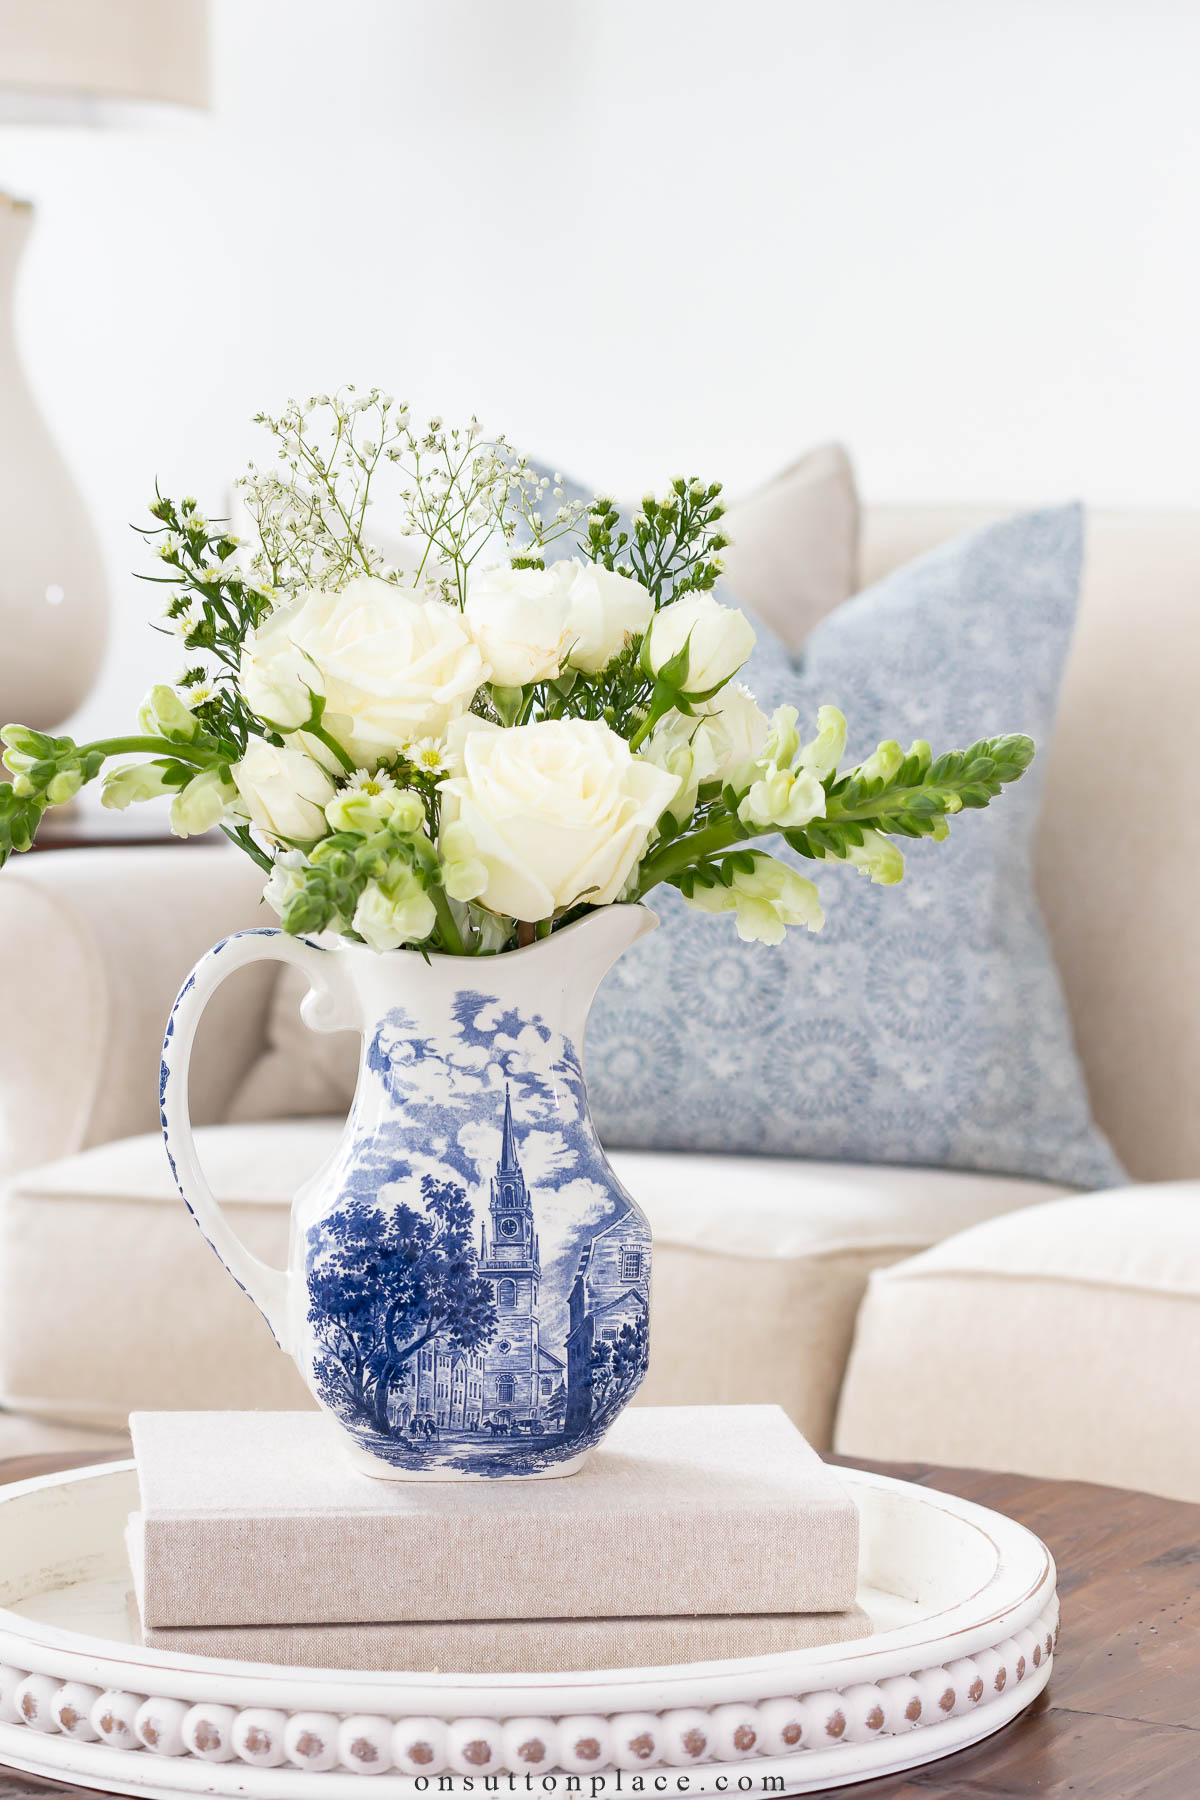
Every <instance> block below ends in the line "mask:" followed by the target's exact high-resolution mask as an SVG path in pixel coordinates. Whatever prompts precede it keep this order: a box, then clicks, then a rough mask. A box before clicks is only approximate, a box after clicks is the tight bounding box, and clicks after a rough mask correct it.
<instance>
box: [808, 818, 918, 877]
mask: <svg viewBox="0 0 1200 1800" xmlns="http://www.w3.org/2000/svg"><path fill="white" fill-rule="evenodd" d="M821 860H822V861H823V862H846V863H849V864H850V866H851V867H852V868H854V869H857V870H858V872H859V874H860V875H867V876H869V877H870V879H871V880H872V881H873V882H874V883H875V884H876V886H877V887H894V886H895V885H896V883H897V882H898V881H903V879H904V853H903V851H902V850H901V849H900V846H899V845H898V844H897V843H895V842H894V841H893V840H892V839H891V838H890V837H885V836H884V834H883V832H882V831H870V830H868V831H864V832H863V841H862V843H861V844H848V845H847V846H846V850H845V852H844V854H843V855H841V856H832V855H828V854H826V855H824V856H823V857H822V859H821Z"/></svg>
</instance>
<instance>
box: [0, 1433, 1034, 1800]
mask: <svg viewBox="0 0 1200 1800" xmlns="http://www.w3.org/2000/svg"><path fill="white" fill-rule="evenodd" d="M844 1479H845V1481H846V1482H847V1484H848V1486H849V1487H850V1490H851V1492H852V1493H853V1496H854V1499H855V1502H856V1504H857V1506H858V1508H859V1513H860V1518H861V1524H862V1558H861V1570H860V1587H859V1600H860V1602H861V1603H862V1605H863V1606H865V1608H866V1609H867V1611H868V1612H869V1613H870V1615H871V1618H872V1620H873V1622H874V1625H875V1631H874V1634H873V1635H872V1636H871V1637H869V1638H866V1639H863V1640H861V1641H860V1642H858V1643H853V1644H844V1645H837V1646H830V1648H829V1649H827V1650H822V1649H810V1650H799V1651H796V1652H794V1653H791V1654H784V1655H773V1656H760V1657H751V1658H747V1659H743V1660H740V1661H730V1662H724V1663H693V1664H687V1665H682V1666H676V1667H671V1668H664V1669H640V1670H639V1669H631V1670H616V1671H613V1670H605V1671H601V1672H599V1673H595V1672H593V1673H589V1674H577V1675H559V1676H555V1677H549V1678H548V1677H546V1676H533V1675H530V1676H506V1677H500V1678H498V1677H495V1676H469V1675H443V1676H434V1675H404V1674H371V1673H363V1672H357V1671H355V1672H348V1671H344V1670H334V1671H319V1670H311V1669H289V1668H281V1667H273V1666H271V1665H268V1664H265V1663H240V1662H226V1661H220V1660H216V1659H212V1658H206V1657H199V1656H182V1655H176V1654H173V1653H171V1652H167V1651H157V1650H146V1649H143V1648H142V1647H141V1646H140V1645H138V1644H135V1643H133V1642H132V1641H131V1638H132V1633H131V1630H130V1625H129V1611H128V1593H129V1588H130V1578H129V1570H128V1565H127V1563H126V1559H125V1552H124V1546H123V1542H122V1532H123V1529H124V1525H125V1521H126V1517H127V1515H128V1514H129V1512H130V1511H131V1510H133V1508H134V1507H135V1505H136V1502H137V1478H136V1475H135V1473H134V1467H133V1464H132V1463H116V1464H112V1463H110V1464H106V1465H103V1466H101V1467H98V1468H95V1469H84V1470H76V1471H73V1472H72V1473H70V1474H68V1475H57V1476H49V1477H45V1478H43V1479H41V1480H37V1481H25V1482H21V1483H19V1484H15V1485H13V1486H12V1487H9V1488H5V1489H4V1490H2V1491H0V1762H2V1763H7V1764H9V1765H11V1766H12V1767H15V1768H19V1769H24V1770H27V1771H30V1772H32V1773H35V1774H37V1775H41V1776H45V1777H50V1778H57V1779H59V1780H73V1781H77V1782H79V1783H81V1784H83V1785H85V1786H86V1785H91V1786H94V1787H99V1788H101V1789H108V1790H112V1791H113V1792H116V1793H122V1794H140V1795H146V1796H156V1795H157V1796H167V1795H176V1794H207V1795H219V1796H234V1795H238V1796H250V1797H254V1796H257V1797H258V1800H293V1797H294V1800H304V1797H309V1800H348V1797H349V1796H351V1795H359V1796H362V1795H363V1794H364V1790H363V1788H362V1787H361V1785H360V1783H361V1780H362V1778H363V1776H371V1777H373V1778H374V1779H373V1785H372V1787H371V1788H370V1789H369V1790H367V1791H369V1792H370V1793H371V1794H372V1795H374V1796H377V1800H399V1796H405V1800H408V1797H409V1796H413V1797H414V1800H415V1796H417V1795H420V1794H423V1793H430V1794H437V1793H438V1792H442V1793H446V1792H458V1793H464V1792H467V1793H469V1792H471V1791H472V1788H473V1789H474V1791H476V1792H483V1791H484V1786H485V1784H484V1782H483V1781H481V1780H479V1779H476V1780H475V1781H474V1782H473V1783H468V1782H467V1781H466V1780H465V1777H467V1776H472V1777H476V1778H478V1777H481V1776H488V1775H499V1776H500V1777H501V1779H500V1782H499V1784H495V1783H491V1784H488V1785H489V1786H490V1787H491V1788H492V1790H493V1791H495V1789H496V1787H497V1785H498V1787H499V1790H500V1791H501V1792H506V1791H508V1788H509V1782H508V1775H509V1774H510V1773H511V1774H513V1775H515V1777H516V1784H514V1785H515V1786H516V1787H517V1790H518V1791H529V1792H533V1793H550V1794H553V1793H554V1792H555V1791H557V1792H559V1793H567V1792H573V1793H578V1794H582V1795H583V1796H584V1797H585V1800H602V1797H603V1795H604V1794H605V1793H606V1792H609V1793H612V1794H614V1795H616V1794H617V1793H618V1792H619V1793H620V1794H621V1795H622V1796H623V1795H625V1794H628V1793H629V1792H630V1791H642V1792H645V1793H647V1794H654V1793H655V1792H657V1793H660V1794H661V1793H667V1794H672V1793H680V1792H686V1793H688V1794H689V1795H691V1794H705V1793H713V1792H723V1793H733V1794H781V1793H788V1794H801V1793H810V1792H812V1791H814V1790H816V1789H819V1788H830V1787H840V1786H843V1785H845V1784H847V1783H850V1782H854V1781H862V1780H865V1779H868V1778H871V1777H876V1776H879V1775H884V1774H887V1773H889V1772H891V1771H895V1770H900V1769H906V1768H911V1767H913V1766H914V1765H916V1764H918V1763H924V1762H930V1761H933V1760H934V1759H935V1758H937V1757H941V1756H945V1755H947V1754H948V1753H949V1752H951V1751H954V1750H958V1749H961V1748H962V1747H963V1746H965V1745H967V1744H972V1743H975V1742H976V1741H977V1740H978V1739H980V1738H983V1737H986V1736H988V1734H989V1733H991V1732H993V1731H996V1730H998V1729H999V1727H1000V1726H1002V1725H1005V1724H1007V1723H1008V1721H1009V1720H1010V1719H1012V1718H1014V1717H1015V1716H1016V1715H1017V1714H1018V1713H1019V1712H1021V1711H1022V1710H1023V1709H1024V1708H1025V1707H1026V1706H1028V1705H1029V1703H1030V1701H1031V1700H1033V1699H1034V1698H1035V1696H1036V1695H1037V1694H1039V1693H1040V1692H1041V1690H1042V1688H1043V1687H1044V1686H1045V1684H1046V1681H1047V1679H1048V1677H1049V1673H1050V1666H1051V1662H1052V1659H1053V1651H1054V1641H1055V1634H1056V1631H1057V1620H1058V1603H1057V1600H1056V1598H1055V1588H1054V1582H1055V1574H1054V1564H1053V1562H1052V1560H1051V1558H1050V1555H1049V1553H1048V1551H1047V1550H1046V1548H1045V1546H1044V1545H1043V1544H1042V1543H1040V1542H1039V1540H1038V1539H1037V1538H1035V1537H1034V1536H1033V1535H1032V1534H1031V1533H1030V1532H1028V1531H1026V1530H1025V1529H1024V1528H1023V1527H1022V1526H1020V1525H1016V1524H1014V1523H1013V1522H1012V1521H1011V1520H1009V1519H1005V1518H1002V1517H1000V1515H999V1514H997V1513H993V1512H989V1511H987V1510H986V1509H985V1508H983V1507H979V1506H973V1505H971V1504H970V1503H969V1502H967V1501H965V1500H956V1499H953V1498H951V1497H950V1496H948V1495H946V1494H939V1493H934V1492H931V1491H930V1490H928V1489H925V1488H920V1487H915V1486H913V1485H911V1484H910V1483H907V1482H901V1481H891V1480H887V1479H885V1478H884V1477H882V1476H878V1475H867V1474H861V1473H858V1472H853V1471H847V1472H846V1473H845V1475H844ZM501 1629H502V1627H501ZM618 1771H620V1772H622V1773H621V1778H620V1786H618ZM630 1772H639V1773H643V1774H645V1775H646V1777H647V1778H646V1779H645V1781H644V1782H643V1783H642V1784H641V1787H640V1789H635V1788H634V1787H633V1785H632V1784H631V1781H630ZM651 1772H652V1773H651ZM556 1773H557V1775H558V1779H557V1780H556V1781H552V1780H550V1779H548V1778H549V1777H551V1776H553V1775H554V1774H556ZM568 1774H569V1775H572V1776H579V1777H580V1778H581V1780H580V1783H579V1784H571V1786H568V1783H567V1780H566V1776H567V1775H568ZM443 1775H450V1776H451V1777H452V1778H453V1786H452V1787H451V1786H449V1785H448V1784H439V1777H440V1776H443ZM527 1775H528V1776H530V1777H532V1778H533V1779H532V1780H531V1781H530V1782H529V1783H528V1784H527V1783H526V1782H525V1779H524V1778H525V1776H527ZM659 1776H662V1777H665V1781H664V1783H663V1784H662V1785H659V1784H658V1782H657V1781H656V1779H655V1778H656V1777H659ZM681 1776H683V1777H686V1780H685V1781H684V1782H682V1783H681V1782H680V1780H679V1779H678V1778H679V1777H681ZM597 1777H599V1778H601V1779H598V1780H597V1779H593V1778H597Z"/></svg>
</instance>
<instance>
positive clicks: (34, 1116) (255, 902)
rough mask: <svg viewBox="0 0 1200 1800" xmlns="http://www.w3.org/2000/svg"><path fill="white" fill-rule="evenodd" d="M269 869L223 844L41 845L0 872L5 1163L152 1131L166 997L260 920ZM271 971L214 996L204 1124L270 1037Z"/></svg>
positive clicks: (201, 1074) (1, 1167)
mask: <svg viewBox="0 0 1200 1800" xmlns="http://www.w3.org/2000/svg"><path fill="white" fill-rule="evenodd" d="M261 891H262V875H261V873H260V872H259V871H258V870H257V869H256V868H255V866H254V864H253V863H252V862H251V861H250V860H249V859H248V858H247V857H244V856H242V855H240V854H239V853H238V852H237V851H235V850H233V849H232V848H226V847H225V846H223V845H212V846H210V845H207V844H205V845H196V846H191V847H184V846H182V845H180V846H169V845H160V846H157V847H151V846H147V847H146V848H141V847H138V848H126V849H111V850H108V849H104V850H100V849H97V850H66V851H61V852H57V851H56V852H53V853H51V852H34V853H33V854H31V855H27V856H24V857H21V858H14V860H13V861H12V862H10V863H9V865H8V867H7V868H6V869H5V870H4V871H3V873H2V874H0V968H2V970H3V984H2V991H3V994H4V1002H5V1004H4V1018H3V1027H2V1028H0V1175H5V1174H13V1173H15V1172H16V1171H17V1170H20V1169H27V1168H30V1167H32V1166H34V1165H35V1164H38V1163H43V1162H48V1161H53V1160H55V1159H57V1158H58V1157H60V1156H67V1155H70V1154H71V1153H72V1152H74V1151H76V1150H83V1149H87V1148H88V1147H89V1146H90V1145H93V1144H100V1143H105V1142H107V1141H108V1140H109V1139H112V1138H118V1137H128V1136H132V1135H134V1134H135V1133H138V1132H143V1131H150V1130H154V1129H155V1128H156V1126H157V1123H158V1107H157V1093H158V1061H159V1052H160V1049H161V1046H162V1032H163V1026H164V1024H165V1023H166V1018H167V1013H168V1011H169V1010H170V1006H171V1002H172V1000H173V999H174V998H175V994H176V992H177V990H178V988H179V985H180V983H181V982H182V981H183V978H184V976H185V975H186V974H187V972H188V970H189V969H190V968H191V966H192V964H193V963H194V962H195V961H196V960H197V959H198V958H199V957H200V956H201V955H202V953H203V952H204V951H205V950H207V949H208V947H209V946H210V944H212V943H214V942H215V941H216V940H217V939H218V938H221V937H225V936H227V935H228V933H229V932H231V931H238V930H241V929H242V928H243V927H244V926H247V925H252V924H255V923H259V924H261V923H262V922H263V915H262V911H261V907H260V902H259V896H260V894H261ZM276 974H277V971H276V970H275V969H274V968H273V967H271V966H270V965H264V966H263V967H262V968H261V969H255V970H249V971H247V973H246V975H245V976H244V977H243V978H242V980H241V981H239V982H237V983H235V984H232V986H231V988H230V989H229V991H227V992H226V993H224V994H220V995H218V996H217V997H216V998H215V999H214V1001H213V1004H212V1006H211V1007H210V1009H209V1012H210V1017H209V1018H208V1019H206V1021H205V1029H204V1031H203V1033H202V1034H201V1039H200V1043H199V1046H198V1054H197V1058H196V1060H195V1062H194V1063H193V1068H192V1085H191V1091H192V1114H193V1117H194V1118H195V1119H196V1121H197V1123H201V1122H206V1121H211V1120H214V1119H219V1118H220V1117H222V1116H223V1114H224V1112H225V1109H226V1108H227V1106H228V1104H229V1102H230V1100H231V1098H232V1096H233V1094H234V1092H235V1090H236V1088H237V1086H238V1084H239V1083H240V1081H241V1080H242V1078H243V1076H244V1075H245V1073H246V1071H247V1069H248V1068H249V1066H250V1064H251V1062H252V1061H253V1059H254V1057H255V1056H256V1055H257V1054H258V1052H259V1051H260V1049H261V1048H262V1046H263V1041H264V1032H265V1021H266V1011H267V1007H268V1004H269V1000H270V993H271V987H272V983H273V981H274V979H275V977H276Z"/></svg>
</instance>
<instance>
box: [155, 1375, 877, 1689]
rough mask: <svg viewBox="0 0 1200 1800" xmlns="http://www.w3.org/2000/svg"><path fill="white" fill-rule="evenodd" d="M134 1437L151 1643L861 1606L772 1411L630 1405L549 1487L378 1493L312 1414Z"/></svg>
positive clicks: (391, 1488)
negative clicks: (314, 1628) (222, 1633)
mask: <svg viewBox="0 0 1200 1800" xmlns="http://www.w3.org/2000/svg"><path fill="white" fill-rule="evenodd" d="M130 1425H131V1429H132V1432H133V1442H134V1452H135V1455H136V1457H137V1464H138V1479H139V1482H140V1484H141V1502H142V1503H141V1512H140V1515H135V1518H140V1521H141V1522H140V1526H139V1525H136V1524H135V1526H134V1531H135V1533H136V1534H138V1535H140V1542H141V1553H140V1554H141V1560H142V1562H143V1591H142V1608H143V1613H142V1616H143V1619H144V1621H145V1623H146V1625H147V1626H148V1627H149V1628H151V1629H155V1628H159V1627H164V1626H216V1625H329V1624H348V1625H359V1624H370V1623H376V1622H378V1623H383V1624H394V1623H395V1622H396V1621H404V1622H406V1623H408V1624H413V1623H415V1622H417V1621H420V1620H431V1621H443V1620H459V1621H465V1620H480V1621H485V1622H486V1621H495V1620H503V1619H507V1620H522V1621H532V1620H538V1621H540V1620H545V1619H552V1618H553V1619H571V1620H576V1619H606V1618H607V1619H623V1620H628V1619H645V1618H659V1617H675V1618H678V1617H682V1616H685V1615H695V1614H701V1615H704V1614H717V1613H720V1614H724V1615H739V1616H745V1615H748V1614H758V1613H785V1614H798V1613H814V1612H815V1613H841V1612H845V1611H846V1610H847V1609H848V1608H849V1607H850V1606H851V1605H852V1604H853V1601H854V1594H855V1586H856V1576H857V1560H858V1518H857V1514H856V1512H855V1510H854V1506H853V1503H852V1502H851V1500H850V1498H849V1496H848V1495H847V1494H846V1493H845V1491H844V1490H843V1488H842V1487H841V1484H840V1483H839V1482H838V1480H837V1478H836V1476H835V1475H834V1474H833V1473H832V1471H831V1470H829V1469H827V1468H826V1467H825V1466H824V1464H823V1463H822V1462H821V1460H820V1458H819V1457H818V1456H817V1455H816V1453H815V1452H814V1451H813V1450H811V1449H810V1448H809V1446H808V1444H807V1443H806V1442H805V1440H804V1438H803V1437H802V1436H801V1435H800V1433H799V1432H798V1431H797V1430H796V1428H795V1426H794V1425H792V1423H791V1422H790V1420H789V1419H788V1418H787V1416H786V1414H785V1413H784V1412H783V1411H782V1410H781V1409H780V1408H779V1407H777V1406H689V1407H633V1408H631V1409H630V1410H629V1411H628V1412H626V1413H624V1414H622V1416H621V1417H620V1418H619V1419H618V1420H617V1422H616V1424H615V1425H614V1426H613V1429H612V1431H611V1432H610V1433H609V1435H608V1437H607V1438H606V1439H605V1441H604V1443H603V1444H602V1445H601V1447H600V1448H599V1449H597V1450H595V1451H594V1452H593V1453H592V1455H591V1457H589V1459H588V1461H587V1463H586V1464H585V1465H584V1467H583V1468H582V1469H581V1470H580V1472H579V1473H578V1474H577V1475H571V1476H567V1477H564V1478H562V1479H560V1480H551V1481H504V1482H501V1481H498V1482H486V1481H463V1482H402V1481H401V1482H393V1481H377V1480H374V1479H373V1478H372V1477H370V1476H368V1475H362V1474H360V1473H358V1471H356V1470H355V1469H353V1468H351V1467H350V1465H349V1463H348V1462H347V1461H346V1459H345V1458H344V1457H343V1456H342V1455H341V1453H340V1449H339V1446H338V1444H337V1441H336V1435H335V1432H334V1430H333V1428H332V1427H331V1426H330V1425H329V1424H328V1422H327V1421H326V1419H325V1418H324V1416H323V1415H322V1414H320V1413H316V1412H311V1413H308V1412H305V1413H134V1414H133V1416H132V1418H131V1420H130ZM388 1660H393V1659H391V1658H389V1659H388Z"/></svg>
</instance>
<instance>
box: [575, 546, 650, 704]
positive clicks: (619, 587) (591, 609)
mask: <svg viewBox="0 0 1200 1800" xmlns="http://www.w3.org/2000/svg"><path fill="white" fill-rule="evenodd" d="M557 566H558V567H559V568H561V569H563V570H564V571H566V572H567V579H568V582H569V586H568V588H567V601H568V605H569V608H570V611H569V617H568V620H567V635H568V637H569V638H570V641H571V642H570V649H569V650H568V652H567V661H568V663H569V664H570V666H571V668H573V669H580V670H582V671H583V673H584V674H585V675H598V674H599V673H600V670H601V669H604V668H607V667H608V665H609V663H610V662H611V661H612V659H613V657H614V656H616V655H618V654H619V652H620V651H621V650H623V649H624V647H625V643H626V640H627V639H629V638H631V637H640V636H641V635H642V633H643V632H644V631H645V630H646V627H647V626H648V625H649V623H650V621H651V619H652V618H653V617H654V600H653V598H652V597H651V595H650V594H649V592H648V591H647V590H646V589H645V588H644V587H643V586H642V584H641V582H640V581H635V580H634V579H633V577H632V576H631V575H618V574H616V573H615V572H614V571H613V570H612V569H606V568H605V567H604V565H603V563H593V562H581V561H580V559H579V558H578V557H573V558H572V559H571V561H570V562H567V563H560V564H558V565H557Z"/></svg>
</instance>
